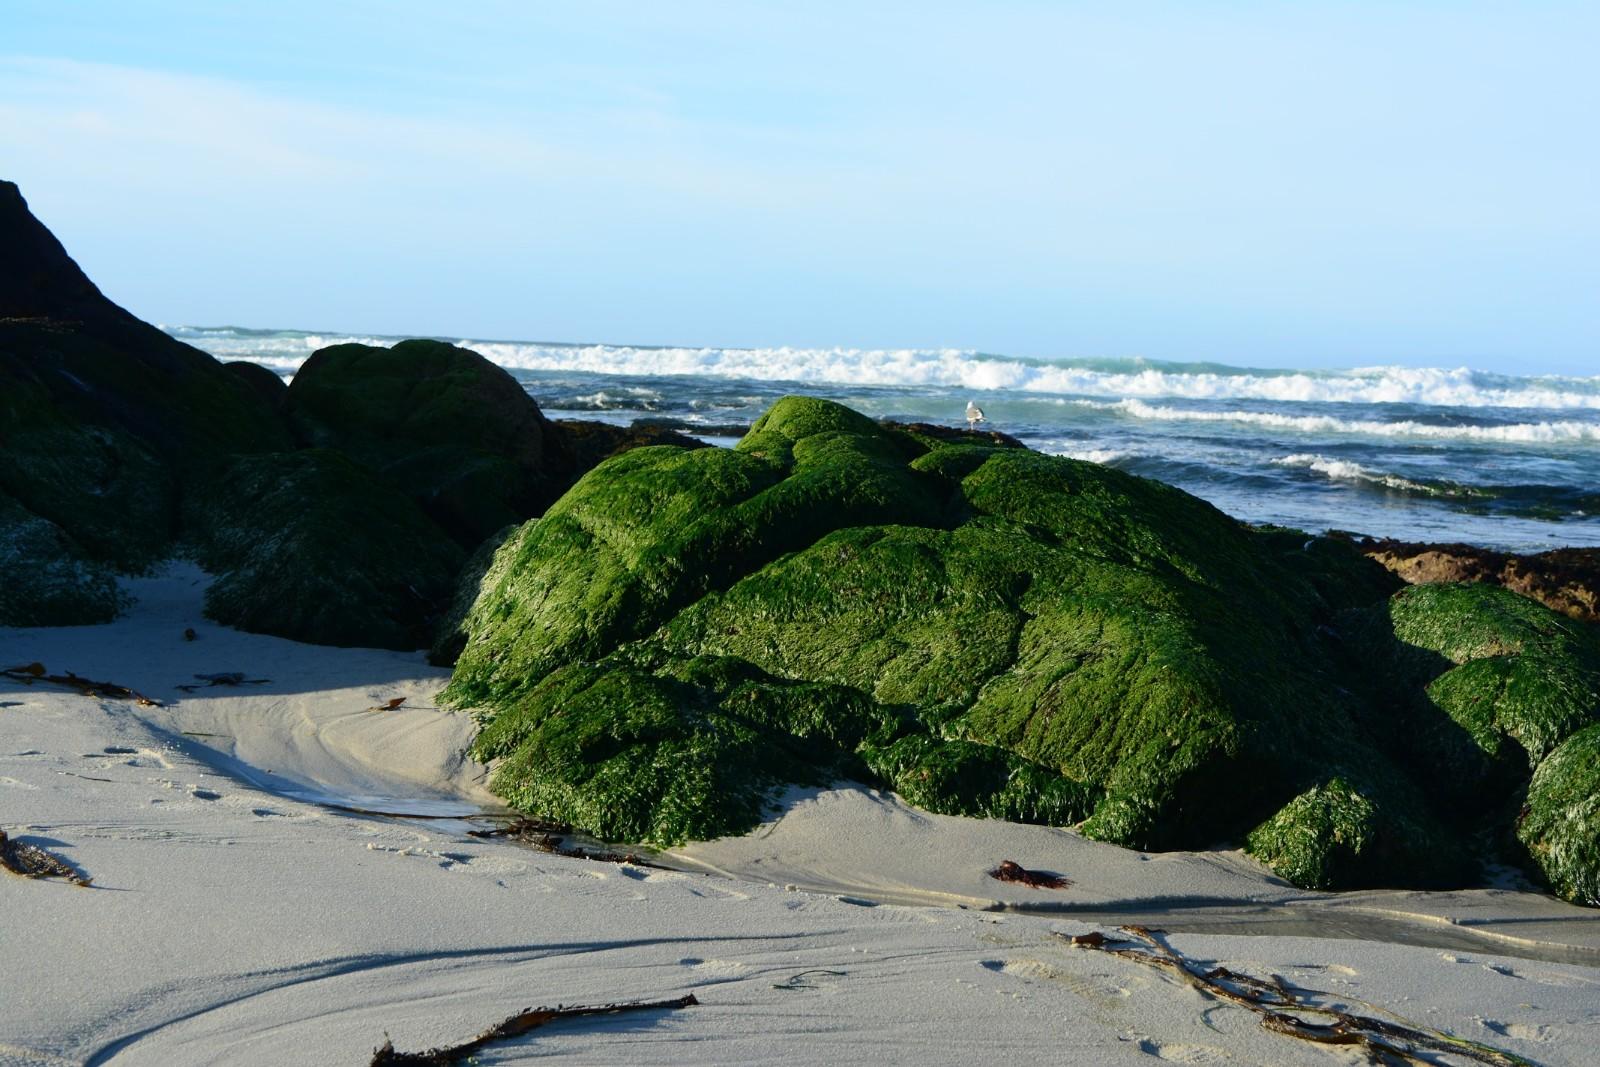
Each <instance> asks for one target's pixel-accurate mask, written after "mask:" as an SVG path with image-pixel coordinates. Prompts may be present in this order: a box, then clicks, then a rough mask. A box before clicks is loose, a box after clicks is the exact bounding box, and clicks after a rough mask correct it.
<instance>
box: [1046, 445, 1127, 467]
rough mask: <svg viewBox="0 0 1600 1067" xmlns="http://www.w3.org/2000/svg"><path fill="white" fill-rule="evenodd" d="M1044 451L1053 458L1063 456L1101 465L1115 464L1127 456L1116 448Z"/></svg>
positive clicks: (1047, 449)
mask: <svg viewBox="0 0 1600 1067" xmlns="http://www.w3.org/2000/svg"><path fill="white" fill-rule="evenodd" d="M1044 451H1046V452H1049V453H1050V454H1051V455H1054V456H1065V457H1067V458H1068V459H1081V460H1084V461H1086V462H1088V463H1102V464H1104V463H1115V462H1116V461H1117V460H1119V459H1124V458H1126V457H1127V456H1128V453H1127V452H1124V451H1122V450H1120V449H1116V448H1081V449H1072V448H1066V449H1057V448H1046V449H1045V450H1044Z"/></svg>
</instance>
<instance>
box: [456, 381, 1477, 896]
mask: <svg viewBox="0 0 1600 1067" xmlns="http://www.w3.org/2000/svg"><path fill="white" fill-rule="evenodd" d="M1398 584H1399V583H1398V582H1397V581H1396V580H1394V579H1393V578H1391V577H1389V576H1387V575H1385V574H1384V572H1383V571H1382V570H1381V568H1379V567H1377V566H1376V565H1375V564H1372V563H1371V562H1370V561H1366V560H1364V559H1362V558H1361V557H1360V555H1359V553H1358V552H1357V551H1356V549H1355V548H1354V547H1353V546H1351V545H1349V544H1347V543H1343V542H1339V541H1334V540H1329V539H1320V538H1310V537H1307V536H1305V535H1304V534H1294V535H1293V536H1292V537H1291V536H1290V535H1289V534H1288V532H1286V531H1257V530H1253V529H1251V528H1249V527H1247V526H1244V525H1243V524H1240V523H1238V522H1235V521H1234V520H1232V519H1230V518H1228V517H1227V516H1225V515H1223V514H1222V513H1221V512H1219V511H1217V510H1216V509H1215V508H1213V507H1211V506H1210V505H1208V504H1205V503H1204V502H1202V501H1200V500H1198V499H1196V498H1194V497H1191V496H1189V495H1188V494H1185V493H1183V492H1180V491H1179V490H1176V489H1173V488H1171V487H1168V486H1165V485H1161V484H1159V483H1156V482H1152V481H1147V480H1144V479H1140V478H1136V477H1133V476H1131V475H1127V474H1124V473H1121V472H1118V471H1115V470H1111V469H1108V468H1105V467H1102V466H1098V465H1094V464H1088V463H1079V462H1075V461H1072V460H1067V459H1061V458H1055V457H1049V456H1043V455H1040V454H1037V453H1033V452H1029V451H1027V450H1024V449H1018V448H1013V447H1004V446H996V445H990V444H983V445H974V444H970V443H967V442H965V441H964V440H959V439H958V440H953V441H947V440H944V439H941V438H938V437H935V436H933V435H913V434H909V433H906V432H903V431H900V430H897V429H892V428H886V427H883V426H880V425H879V424H877V423H874V422H873V421H872V420H870V419H867V418H865V417H864V416H861V415H859V414H857V413H855V412H853V411H850V410H848V409H846V408H843V407H841V406H839V405H836V404H831V403H827V402H825V401H819V400H814V399H809V398H801V397H791V398H786V399H785V400H783V401H780V402H779V403H778V404H777V405H775V406H774V408H773V409H772V410H771V411H769V412H768V413H767V414H766V415H765V416H763V417H762V418H761V419H760V420H758V422H757V423H756V424H755V425H754V426H752V427H751V430H750V432H749V434H747V435H746V437H745V438H744V439H743V440H742V441H741V442H740V444H739V445H738V446H737V447H736V448H734V449H726V450H724V449H708V450H700V451H684V450H681V449H676V448H665V447H663V448H643V449H638V450H635V451H632V452H628V453H626V454H624V455H621V456H617V457H614V458H612V459H609V460H607V461H606V462H604V463H602V464H600V465H599V466H598V467H596V468H595V469H594V470H593V471H591V472H589V473H588V474H587V475H585V476H584V477H583V478H582V479H581V480H580V481H579V482H578V483H577V484H576V485H575V486H574V487H573V489H572V490H571V491H569V492H568V493H567V494H566V495H565V496H564V497H562V498H561V499H560V500H559V501H557V502H556V503H555V504H554V505H552V507H551V508H550V510H549V511H548V512H547V513H546V514H545V515H544V517H543V518H541V519H539V520H537V521H534V522H530V523H528V524H526V525H524V526H523V527H522V528H521V529H519V530H518V531H517V532H516V534H514V535H513V536H512V537H511V538H510V539H508V540H507V541H506V542H505V544H504V545H503V546H501V548H500V550H499V552H498V554H497V555H496V556H495V558H494V560H493V562H492V564H491V565H490V567H489V568H488V570H487V572H486V574H485V576H484V578H483V580H482V582H481V586H480V591H479V596H478V598H477V600H476V602H475V603H474V605H473V607H472V608H471V610H470V611H469V612H468V613H467V615H466V617H465V619H464V621H463V623H462V624H461V629H462V630H463V631H464V632H465V634H466V635H467V641H466V645H465V647H464V649H463V650H462V652H461V656H460V660H459V662H458V664H457V668H456V672H455V675H454V677H453V678H452V681H451V684H450V686H449V687H448V688H447V690H446V691H445V693H444V694H443V697H444V699H446V700H448V701H451V702H454V703H457V704H460V705H465V706H472V707H476V708H478V709H480V710H481V712H482V714H483V716H484V720H485V722H486V726H485V729H484V732H483V734H482V736H481V737H480V740H479V743H478V748H477V751H478V754H479V755H480V756H483V757H486V758H499V759H501V760H502V761H503V762H502V763H501V764H500V765H499V767H498V769H497V771H496V775H495V778H494V788H495V789H496V790H497V791H499V792H500V794H501V795H502V796H505V797H507V798H508V799H509V800H510V801H511V802H512V803H514V804H516V805H518V806H521V807H523V808H525V809H527V810H530V811H536V812H539V813H541V814H546V815H553V816H556V817H560V818H564V819H568V820H569V821H573V822H576V823H577V824H578V825H581V826H584V827H585V828H587V829H590V830H592V831H594V832H597V833H601V834H602V835H609V836H614V837H619V838H626V839H631V840H640V841H649V842H654V843H671V842H675V841H679V840H682V839H684V838H689V837H707V836H716V835H719V834H725V833H736V832H742V831H743V830H747V829H749V828H750V827H751V826H753V825H754V824H755V822H756V821H757V820H758V819H759V817H760V815H761V811H762V804H763V803H764V800H763V798H765V797H767V796H769V795H770V793H771V791H772V789H773V788H775V787H776V786H778V785H781V784H783V783H785V782H811V781H817V780H819V779H821V780H825V779H827V778H829V777H832V776H837V775H845V776H853V777H858V778H861V779H864V780H869V781H876V782H879V783H881V784H884V785H888V786H890V787H892V788H895V789H897V790H899V791H900V792H901V793H902V794H903V795H904V796H906V797H907V798H908V799H910V800H911V801H912V802H913V803H917V804H919V805H922V806H924V807H927V808H929V809H931V810H936V811H943V812H950V813H955V814H966V815H988V816H995V817H1003V818H1011V819H1022V820H1032V821H1040V822H1049V823H1055V824H1075V823H1076V824H1081V826H1082V827H1083V829H1084V831H1085V832H1086V833H1089V834H1090V835H1092V836H1096V837H1099V838H1102V839H1104V840H1109V841H1115V842H1118V843H1122V844H1127V845H1136V846H1139V847H1178V846H1209V845H1211V844H1214V843H1216V842H1218V841H1223V840H1228V839H1233V840H1237V839H1239V838H1241V837H1243V836H1244V835H1245V833H1246V832H1247V831H1249V830H1250V829H1251V827H1255V826H1257V825H1258V824H1261V823H1262V822H1263V821H1264V820H1269V819H1271V818H1272V817H1273V815H1274V813H1280V814H1281V813H1282V810H1283V809H1284V808H1285V805H1286V804H1289V803H1290V802H1291V801H1292V800H1294V798H1296V797H1299V796H1302V795H1303V794H1307V793H1308V792H1311V791H1314V790H1316V789H1318V788H1321V787H1325V786H1326V785H1327V784H1328V782H1329V781H1330V780H1331V779H1338V780H1339V781H1340V782H1341V784H1342V787H1345V788H1348V789H1350V790H1352V791H1354V794H1355V795H1359V796H1361V797H1362V798H1363V803H1364V804H1365V805H1366V806H1367V808H1368V809H1370V814H1368V815H1367V816H1366V822H1368V823H1370V824H1371V826H1373V827H1377V828H1379V829H1380V830H1381V831H1382V832H1381V833H1369V834H1366V835H1365V836H1363V837H1361V838H1359V839H1356V840H1353V841H1352V843H1351V846H1350V851H1351V853H1352V855H1353V856H1355V857H1356V861H1354V862H1339V863H1324V864H1323V865H1322V868H1321V869H1320V873H1299V872H1301V871H1302V870H1303V871H1307V872H1309V871H1310V868H1309V867H1307V866H1305V865H1304V864H1302V863H1300V861H1299V860H1288V859H1285V860H1284V861H1283V862H1284V865H1285V868H1286V870H1288V871H1289V872H1291V875H1292V876H1294V877H1305V878H1311V877H1315V878H1317V879H1319V880H1325V881H1328V882H1331V883H1335V884H1344V883H1348V882H1350V881H1351V880H1360V879H1370V878H1379V877H1381V878H1385V879H1388V880H1391V881H1399V882H1408V883H1413V884H1415V883H1423V882H1433V881H1438V880H1440V879H1444V880H1448V877H1449V874H1445V873H1441V872H1444V871H1447V870H1448V871H1449V872H1450V873H1451V874H1454V875H1455V876H1458V877H1459V876H1462V875H1461V874H1460V872H1461V862H1460V861H1461V857H1462V850H1461V848H1460V841H1459V838H1457V837H1454V836H1452V833H1453V831H1452V830H1450V829H1448V828H1446V826H1445V825H1444V823H1443V821H1442V820H1441V819H1440V817H1439V815H1438V814H1437V813H1435V812H1433V811H1432V810H1430V808H1429V806H1428V804H1427V801H1426V799H1425V797H1424V796H1423V794H1422V793H1421V792H1420V791H1419V790H1417V789H1415V788H1410V787H1408V786H1400V787H1394V786H1389V785H1386V784H1385V783H1387V782H1390V781H1401V782H1403V781H1404V780H1405V778H1406V772H1405V770H1404V768H1403V767H1402V766H1400V765H1398V764H1396V763H1395V762H1394V761H1392V760H1391V759H1390V756H1389V754H1388V752H1387V751H1385V749H1384V747H1383V746H1382V745H1381V744H1378V743H1377V742H1376V741H1375V739H1374V737H1373V735H1372V734H1371V733H1370V732H1369V731H1367V730H1365V729H1364V728H1363V727H1362V725H1361V721H1360V720H1361V716H1360V715H1359V714H1358V709H1357V708H1355V707H1354V706H1353V705H1354V704H1355V702H1356V700H1357V696H1356V694H1354V693H1353V692H1352V691H1350V690H1348V689H1346V688H1345V687H1343V686H1341V685H1340V684H1339V678H1338V676H1337V672H1338V670H1339V665H1340V661H1339V658H1338V655H1337V653H1338V641H1337V640H1336V638H1335V637H1334V636H1332V635H1333V633H1334V627H1333V625H1332V624H1333V623H1334V622H1335V621H1336V620H1337V619H1339V618H1340V617H1342V616H1344V615H1348V614H1350V613H1353V612H1359V611H1361V610H1363V609H1368V608H1371V607H1372V605H1373V603H1374V602H1375V601H1382V599H1383V598H1385V597H1386V596H1387V595H1388V594H1390V593H1391V592H1393V591H1394V589H1395V588H1396V587H1397V586H1398ZM1300 807H1301V808H1306V807H1307V805H1306V804H1301V806H1300ZM1298 810H1299V809H1296V810H1295V811H1291V812H1290V813H1289V817H1290V818H1298V814H1297V812H1298ZM1261 840H1262V842H1263V845H1262V847H1263V851H1264V852H1269V853H1270V854H1271V856H1272V857H1273V858H1277V857H1279V856H1280V855H1281V853H1280V852H1279V851H1274V850H1272V849H1271V848H1269V846H1268V845H1267V843H1266V838H1265V837H1262V838H1261ZM1391 860H1392V861H1393V863H1394V866H1393V867H1392V868H1390V867H1389V864H1390V861H1391ZM1380 870H1384V871H1386V873H1383V874H1381V875H1380V874H1379V873H1378V872H1379V871H1380Z"/></svg>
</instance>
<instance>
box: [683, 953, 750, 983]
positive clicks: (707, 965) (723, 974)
mask: <svg viewBox="0 0 1600 1067" xmlns="http://www.w3.org/2000/svg"><path fill="white" fill-rule="evenodd" d="M678 966H679V967H687V968H689V969H690V970H692V971H694V973H695V974H697V975H702V976H704V977H707V978H737V977H738V976H739V975H742V974H744V972H745V971H746V970H748V969H749V968H747V967H746V966H745V965H744V964H742V963H740V962H738V961H737V960H703V959H700V958H699V957H698V956H685V957H684V958H683V959H681V960H679V961H678Z"/></svg>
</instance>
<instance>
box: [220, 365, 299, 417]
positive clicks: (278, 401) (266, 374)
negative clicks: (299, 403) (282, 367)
mask: <svg viewBox="0 0 1600 1067" xmlns="http://www.w3.org/2000/svg"><path fill="white" fill-rule="evenodd" d="M223 366H224V367H226V368H228V373H230V374H232V375H233V376H234V377H235V378H238V379H239V380H240V381H241V382H243V383H244V384H245V385H247V386H248V387H249V388H250V390H251V391H252V392H254V393H255V394H256V395H257V396H259V397H260V398H261V399H262V400H265V401H266V402H267V404H268V405H269V406H271V408H272V409H273V410H274V411H276V410H278V409H279V408H280V407H282V406H283V400H284V397H286V396H287V395H288V393H289V383H288V382H286V381H284V380H283V379H282V378H281V377H279V376H278V372H277V371H275V370H271V369H269V368H267V367H263V366H262V365H261V364H259V363H251V362H250V361H249V360H244V359H238V360H234V361H233V362H231V363H224V364H223Z"/></svg>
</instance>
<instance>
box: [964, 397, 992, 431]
mask: <svg viewBox="0 0 1600 1067" xmlns="http://www.w3.org/2000/svg"><path fill="white" fill-rule="evenodd" d="M988 421H989V420H988V419H986V418H984V417H983V409H982V408H980V407H979V406H978V405H976V404H974V403H973V402H972V401H970V400H969V401H967V429H969V430H976V429H977V428H978V423H980V422H988Z"/></svg>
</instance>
